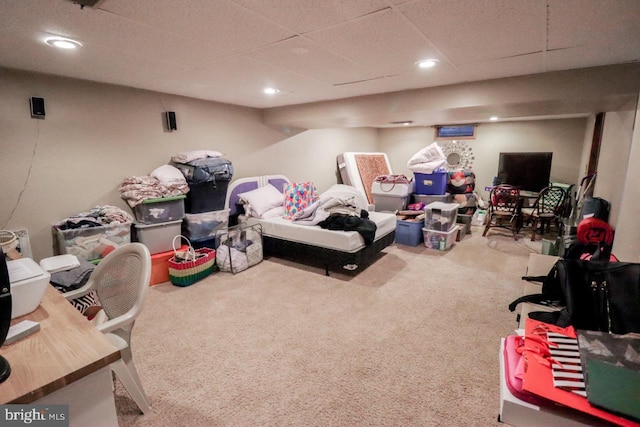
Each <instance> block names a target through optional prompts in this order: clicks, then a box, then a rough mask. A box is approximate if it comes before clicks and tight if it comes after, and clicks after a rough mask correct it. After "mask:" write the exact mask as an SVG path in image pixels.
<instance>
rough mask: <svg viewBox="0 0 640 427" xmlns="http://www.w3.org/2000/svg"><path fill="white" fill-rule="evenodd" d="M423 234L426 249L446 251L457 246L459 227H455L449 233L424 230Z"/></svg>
mask: <svg viewBox="0 0 640 427" xmlns="http://www.w3.org/2000/svg"><path fill="white" fill-rule="evenodd" d="M422 234H423V237H424V246H425V247H426V248H429V249H438V250H440V251H446V250H447V249H449V248H450V247H451V246H453V245H454V244H455V241H456V236H457V235H458V226H455V227H453V228H452V229H451V230H449V231H436V230H429V229H427V228H423V229H422Z"/></svg>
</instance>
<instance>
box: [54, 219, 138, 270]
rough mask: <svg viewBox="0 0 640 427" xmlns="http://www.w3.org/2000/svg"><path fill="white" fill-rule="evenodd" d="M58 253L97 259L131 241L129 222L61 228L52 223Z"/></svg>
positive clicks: (88, 259) (85, 258)
mask: <svg viewBox="0 0 640 427" xmlns="http://www.w3.org/2000/svg"><path fill="white" fill-rule="evenodd" d="M53 232H54V237H55V239H56V242H57V248H58V254H57V255H62V254H72V255H75V256H77V257H78V258H81V259H84V260H87V261H97V260H100V259H102V258H104V257H105V256H107V254H108V253H109V252H111V251H112V250H113V249H115V248H117V247H118V246H121V245H124V244H126V243H130V242H131V222H125V223H117V224H116V223H113V224H107V225H101V226H98V227H86V228H71V229H68V230H61V229H60V228H58V226H57V225H53Z"/></svg>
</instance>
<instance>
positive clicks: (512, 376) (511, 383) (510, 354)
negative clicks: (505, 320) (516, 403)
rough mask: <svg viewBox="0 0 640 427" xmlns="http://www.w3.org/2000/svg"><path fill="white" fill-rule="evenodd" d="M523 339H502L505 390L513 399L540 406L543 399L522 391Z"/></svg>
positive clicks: (514, 337) (508, 336)
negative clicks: (506, 389) (507, 390)
mask: <svg viewBox="0 0 640 427" xmlns="http://www.w3.org/2000/svg"><path fill="white" fill-rule="evenodd" d="M523 350H524V337H521V336H519V335H507V337H506V338H505V339H504V376H505V380H506V382H507V388H508V389H509V391H510V392H511V394H513V395H514V396H515V397H517V398H518V399H520V400H524V401H525V402H529V403H531V404H533V405H540V404H542V403H544V402H545V399H543V398H541V397H539V396H537V395H535V394H533V393H530V392H528V391H526V390H524V389H523V387H522V379H523V378H524V371H525V358H524V356H523Z"/></svg>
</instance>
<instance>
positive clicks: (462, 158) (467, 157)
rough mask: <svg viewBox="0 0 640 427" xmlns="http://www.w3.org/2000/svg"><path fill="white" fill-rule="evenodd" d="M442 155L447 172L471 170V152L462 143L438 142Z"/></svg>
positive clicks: (465, 144) (472, 157)
mask: <svg viewBox="0 0 640 427" xmlns="http://www.w3.org/2000/svg"><path fill="white" fill-rule="evenodd" d="M438 144H439V145H440V148H442V152H443V153H444V156H445V159H446V162H445V167H446V168H447V170H455V169H471V168H472V167H473V160H474V159H475V157H474V156H473V150H471V147H469V146H468V145H467V143H466V142H464V141H446V142H438Z"/></svg>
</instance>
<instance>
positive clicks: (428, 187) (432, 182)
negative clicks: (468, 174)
mask: <svg viewBox="0 0 640 427" xmlns="http://www.w3.org/2000/svg"><path fill="white" fill-rule="evenodd" d="M414 176H415V181H416V189H415V192H416V193H417V194H445V193H446V192H447V178H448V176H449V175H448V174H447V172H446V171H444V172H434V173H418V172H414Z"/></svg>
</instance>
